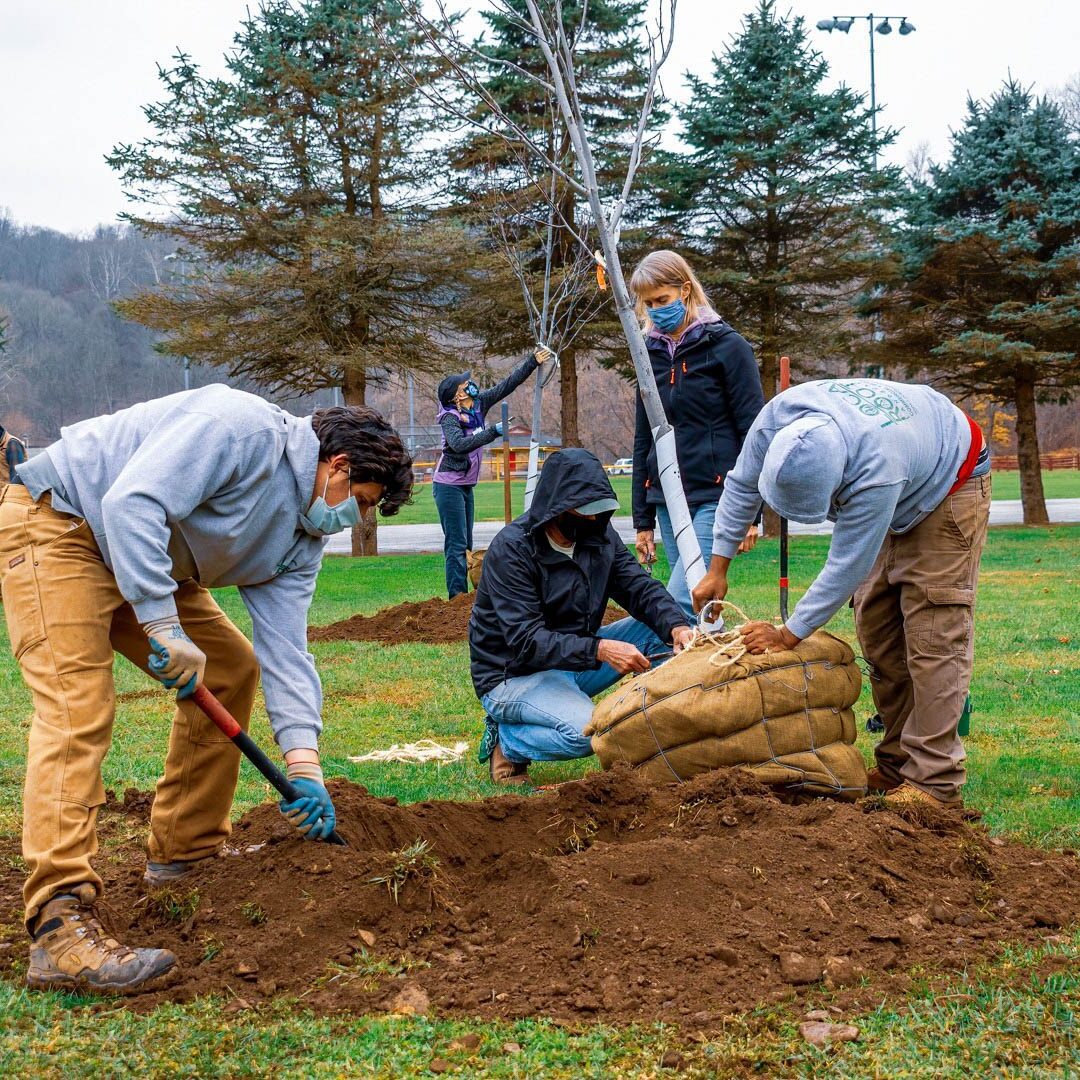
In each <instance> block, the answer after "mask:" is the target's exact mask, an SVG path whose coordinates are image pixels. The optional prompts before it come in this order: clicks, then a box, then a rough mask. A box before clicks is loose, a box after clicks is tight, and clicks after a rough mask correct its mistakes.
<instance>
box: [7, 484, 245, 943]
mask: <svg viewBox="0 0 1080 1080" xmlns="http://www.w3.org/2000/svg"><path fill="white" fill-rule="evenodd" d="M0 584H2V587H3V597H4V614H5V616H6V618H7V625H8V633H9V635H10V638H11V648H12V651H13V652H14V653H15V657H16V659H17V660H18V661H19V665H20V667H21V668H22V674H23V679H24V680H25V682H26V685H27V686H28V687H29V689H30V692H31V694H32V695H33V701H34V716H33V720H32V722H31V727H30V740H29V748H28V752H27V762H26V790H25V794H24V800H23V857H24V858H25V859H26V863H27V866H28V867H29V877H28V879H27V881H26V885H25V887H24V889H23V898H24V900H25V902H26V919H27V924H28V925H30V924H32V921H33V919H34V917H35V915H36V914H37V911H38V910H39V908H40V907H41V906H42V904H44V903H45V902H46V901H47V900H48V899H49V898H50V897H51V896H53V895H55V894H56V893H58V892H62V891H64V889H65V888H69V887H71V886H73V885H77V884H79V883H81V882H90V883H91V884H93V885H94V886H95V887H96V888H97V889H98V890H99V891H100V889H101V878H100V877H98V875H97V874H96V873H95V872H94V870H93V868H92V866H91V859H92V858H93V857H94V855H95V854H96V853H97V837H96V834H95V825H96V822H97V813H98V807H100V806H101V805H102V804H103V803H104V802H105V788H104V786H103V784H102V780H101V763H102V760H103V759H104V757H105V753H106V751H107V750H108V749H109V744H110V742H111V739H112V726H113V715H114V706H115V688H114V686H113V654H114V652H118V653H121V654H122V655H123V656H126V657H127V658H128V660H130V661H131V662H132V663H133V664H134V665H135V666H136V667H139V668H141V669H142V670H143V671H147V667H146V661H147V656H148V654H149V651H150V648H149V645H148V643H147V640H146V636H145V635H144V634H143V632H142V630H141V629H140V627H139V624H138V622H137V621H136V618H135V613H134V612H133V611H132V609H131V606H130V605H129V604H128V603H126V602H125V600H124V598H123V597H122V596H121V595H120V591H119V589H118V588H117V585H116V579H115V578H114V577H113V575H112V572H111V571H110V570H109V568H108V567H107V566H106V565H105V562H104V560H103V559H102V556H101V552H100V550H99V549H98V546H97V543H96V542H95V540H94V537H93V534H92V533H91V532H90V529H89V526H88V525H87V524H86V522H85V521H83V520H82V519H81V518H76V517H71V516H70V515H68V514H61V513H59V512H58V511H56V510H53V508H52V505H51V501H50V497H49V495H48V494H46V495H44V496H43V497H42V498H41V500H40V501H39V502H37V503H34V501H33V500H32V498H31V497H30V494H29V493H28V492H27V490H26V488H24V487H22V486H19V485H10V486H5V487H3V488H0ZM176 604H177V609H178V611H179V614H180V621H181V622H182V623H183V626H184V629H185V630H186V631H187V632H188V634H189V636H190V637H191V639H192V640H193V641H194V642H195V643H196V644H197V645H198V646H199V648H200V649H202V650H203V652H205V653H206V656H207V666H206V676H205V685H206V686H207V688H208V689H209V690H210V691H211V692H212V693H214V694H215V695H216V696H217V697H218V698H219V699H220V700H221V701H222V703H223V704H224V705H225V707H226V708H227V709H228V710H229V711H230V712H231V713H232V714H233V715H234V716H235V717H236V719H237V721H238V722H239V724H240V726H241V727H243V728H245V730H246V728H247V725H248V720H249V718H250V716H251V707H252V702H253V701H254V697H255V688H256V685H257V684H258V680H259V669H258V665H257V664H256V662H255V656H254V653H253V651H252V648H251V644H250V642H249V641H248V640H247V638H246V637H244V635H243V634H242V633H241V632H240V631H239V630H238V629H237V628H236V627H235V626H233V624H232V623H231V622H229V620H228V619H227V618H226V616H225V614H224V613H223V612H222V610H221V609H220V608H219V607H218V606H217V604H216V603H215V602H214V599H213V597H211V595H210V593H209V592H207V591H206V589H204V588H202V587H201V586H199V585H198V584H196V583H195V582H193V581H185V582H181V583H180V586H179V588H178V589H177V592H176ZM162 693H165V691H164V690H162ZM239 769H240V753H239V751H238V750H237V749H236V748H235V747H234V746H233V745H232V743H231V742H230V741H229V740H228V739H227V738H226V737H225V736H224V735H222V734H221V733H220V732H219V731H218V729H217V728H216V727H214V725H213V724H212V723H211V722H210V721H209V720H208V719H206V718H205V717H204V716H203V714H202V713H201V712H200V711H199V710H198V709H197V708H196V707H195V706H194V705H193V704H191V703H190V702H182V703H180V704H179V706H178V708H177V710H176V713H175V715H174V717H173V722H172V730H171V733H170V736H169V749H168V754H167V756H166V759H165V772H164V775H163V777H162V779H161V780H160V781H159V782H158V785H157V791H156V793H155V796H154V806H153V810H152V812H151V818H150V841H149V855H150V858H151V859H153V860H154V861H155V862H171V861H172V860H174V859H197V858H200V857H202V856H204V855H212V854H213V853H214V852H215V851H217V850H218V849H219V848H220V847H221V845H222V844H223V843H224V841H225V839H226V837H227V836H228V835H229V831H230V824H229V810H230V807H231V805H232V798H233V794H234V792H235V790H236V781H237V776H238V774H239Z"/></svg>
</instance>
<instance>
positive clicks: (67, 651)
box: [0, 385, 412, 993]
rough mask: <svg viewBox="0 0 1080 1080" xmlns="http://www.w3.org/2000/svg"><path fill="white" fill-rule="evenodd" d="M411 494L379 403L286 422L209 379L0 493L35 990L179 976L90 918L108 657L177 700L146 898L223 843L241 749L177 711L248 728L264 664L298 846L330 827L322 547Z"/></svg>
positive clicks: (108, 698)
mask: <svg viewBox="0 0 1080 1080" xmlns="http://www.w3.org/2000/svg"><path fill="white" fill-rule="evenodd" d="M411 489H412V461H411V459H410V458H409V455H408V454H407V453H406V452H405V449H404V447H403V446H402V444H401V440H400V439H399V438H398V436H397V434H396V433H395V432H394V431H393V429H392V428H391V427H390V426H389V425H388V424H386V422H385V421H384V420H383V419H382V418H381V417H380V416H379V415H378V413H375V412H372V411H371V410H370V409H363V408H334V409H323V410H320V411H319V412H317V413H315V415H314V416H312V417H303V418H301V417H296V416H290V415H289V414H288V413H286V412H283V411H282V410H281V409H279V408H278V407H277V406H276V405H271V404H270V403H269V402H267V401H264V400H263V399H262V398H258V397H255V396H254V395H252V394H245V393H242V392H240V391H239V390H231V389H229V388H228V387H226V386H220V385H214V386H205V387H202V388H200V389H198V390H189V391H185V392H184V393H181V394H173V395H172V396H170V397H165V398H160V399H159V400H157V401H147V402H144V403H142V404H140V405H134V406H132V407H131V408H130V409H124V410H123V411H121V412H118V413H114V414H113V415H111V416H101V417H98V418H97V419H94V420H85V421H83V422H82V423H80V424H75V425H74V426H72V427H68V428H64V429H63V431H62V433H61V438H60V441H59V442H56V443H54V444H53V445H52V446H50V447H49V448H48V449H47V450H46V451H44V452H43V453H41V454H39V455H38V456H37V457H35V458H34V459H33V460H31V461H29V462H27V463H25V464H22V465H20V466H19V467H18V476H17V482H16V483H12V484H10V485H8V486H7V487H6V488H4V489H3V491H2V492H0V580H2V584H3V595H4V614H5V616H6V618H7V625H8V632H9V634H10V637H11V645H12V649H13V650H14V652H15V656H16V657H17V659H18V661H19V666H20V667H21V668H22V675H23V679H24V680H25V682H26V685H27V686H28V687H29V688H30V692H31V694H32V695H33V701H34V717H33V721H32V724H31V728H30V742H29V748H28V752H27V762H26V791H25V797H24V801H23V857H24V858H25V859H26V864H27V869H28V877H27V880H26V884H25V886H24V890H23V894H24V899H25V903H26V927H27V929H28V930H29V932H30V934H31V936H32V939H33V940H32V942H31V946H30V967H29V972H28V975H27V981H28V983H29V985H30V986H32V987H38V988H78V989H80V990H89V991H100V992H118V993H122V992H125V991H131V990H137V989H140V988H143V987H145V986H146V985H147V984H148V983H150V982H152V981H153V980H154V979H157V978H158V977H159V976H161V975H164V974H165V973H166V972H168V971H169V969H170V968H172V967H173V965H174V964H175V957H174V956H173V954H172V953H170V952H167V951H166V950H164V949H128V948H125V947H124V946H123V945H121V944H120V943H118V942H117V941H115V940H114V939H113V938H112V937H110V936H109V935H108V934H107V933H106V932H105V930H104V928H103V927H102V925H101V923H100V922H99V921H98V917H97V914H96V910H95V904H96V901H97V899H98V897H99V895H100V893H101V884H102V883H101V878H100V877H99V876H98V875H97V873H96V872H95V871H94V869H93V867H92V865H91V859H92V857H93V856H94V854H95V852H96V851H97V839H96V833H95V826H96V821H97V813H98V808H99V807H100V806H101V805H102V803H104V801H105V789H104V787H103V785H102V779H101V763H102V759H103V758H104V757H105V754H106V752H107V751H108V749H109V743H110V741H111V738H112V726H113V715H114V702H115V688H114V686H113V654H114V652H118V653H121V654H122V655H123V656H126V657H127V659H128V660H130V661H131V662H132V663H133V664H135V666H136V667H139V668H141V669H142V670H143V671H145V672H146V673H147V674H149V675H152V676H153V677H155V678H157V679H160V680H161V682H163V683H164V684H165V686H166V687H168V688H169V689H174V690H176V691H177V695H176V696H177V707H176V712H175V714H174V716H173V721H172V730H171V733H170V735H169V748H168V754H167V756H166V759H165V772H164V775H163V776H162V778H161V780H160V781H159V782H158V785H157V791H156V793H155V796H154V805H153V809H152V811H151V815H150V839H149V861H148V862H147V868H146V875H145V881H146V884H147V886H148V887H150V888H154V887H159V886H164V885H170V884H173V883H176V882H181V881H183V879H185V878H187V876H188V875H189V874H190V873H192V871H193V869H194V867H195V866H196V864H197V863H198V862H199V860H202V859H206V858H208V857H210V856H212V855H215V854H216V853H217V852H219V851H220V850H221V848H222V846H223V844H224V843H225V841H226V839H227V838H228V836H229V831H230V826H229V810H230V808H231V806H232V800H233V794H234V792H235V790H236V781H237V776H238V773H239V769H240V752H239V751H238V750H237V749H236V748H235V747H234V746H233V745H232V743H231V742H230V741H229V740H228V739H227V738H226V737H225V736H224V735H222V734H221V733H219V731H218V730H217V728H216V727H215V726H214V725H213V724H212V723H211V722H210V720H209V719H207V718H206V717H205V716H203V714H202V713H201V712H200V711H199V709H198V708H196V706H195V705H194V704H193V703H192V702H191V701H188V700H186V699H187V698H188V696H189V695H190V694H191V693H193V692H194V690H195V688H196V687H197V686H198V685H200V684H201V685H204V686H205V687H206V688H207V689H208V690H209V691H210V692H211V693H213V694H214V695H215V696H216V697H218V698H219V699H220V700H221V702H222V704H223V705H224V706H225V707H226V708H227V709H228V710H229V711H230V712H231V713H232V714H233V716H235V717H236V720H237V722H238V723H239V724H240V726H241V727H242V728H244V729H246V728H247V726H248V721H249V719H250V717H251V707H252V701H253V699H254V697H255V689H256V687H257V686H258V683H259V678H260V674H261V676H262V686H263V692H264V694H265V698H266V710H267V712H268V713H269V715H270V724H271V726H272V728H273V731H274V737H275V739H276V740H277V744H278V746H279V747H280V749H281V751H282V753H283V754H284V757H285V762H286V766H287V775H288V777H289V779H290V780H291V781H292V782H293V784H294V785H295V786H296V787H297V788H299V789H300V792H301V793H302V796H303V797H302V798H300V799H298V800H297V801H296V802H293V803H287V804H286V803H282V804H281V810H282V813H284V814H285V816H286V817H287V818H288V820H289V821H290V822H291V824H293V825H295V826H296V828H297V829H298V830H299V832H300V833H301V834H303V835H304V836H305V837H307V838H308V839H325V838H326V837H327V836H329V835H330V833H331V832H332V831H333V828H334V824H335V822H334V807H333V803H332V802H331V800H330V796H329V794H328V793H327V790H326V788H325V786H324V785H323V779H322V770H321V769H320V767H319V751H318V746H319V733H320V731H321V730H322V720H321V717H320V713H321V709H322V690H321V687H320V685H319V677H318V675H317V674H316V672H315V666H314V661H313V659H312V657H311V655H310V653H309V652H308V650H307V616H308V608H309V606H310V604H311V598H312V596H313V595H314V592H315V579H316V576H317V575H318V572H319V566H320V564H321V562H322V553H323V546H324V544H325V538H326V537H327V536H328V535H329V534H331V533H335V532H338V531H340V530H342V529H346V528H348V527H349V526H350V525H353V524H355V523H357V522H358V521H359V520H360V515H361V513H362V511H363V509H364V508H366V507H372V506H376V505H377V506H379V507H380V508H381V509H382V512H383V513H384V514H393V513H395V512H396V511H397V509H398V508H399V507H400V506H401V505H402V504H403V503H404V502H406V501H407V500H408V498H409V494H410V491H411ZM223 585H235V586H237V587H239V589H240V595H241V597H242V598H243V601H244V605H245V607H246V608H247V610H248V612H249V614H250V615H251V620H252V626H253V642H249V641H248V640H247V638H245V637H244V635H243V634H242V633H241V632H240V631H239V630H238V629H237V628H236V627H235V626H233V624H232V623H231V622H230V621H229V620H228V619H227V618H226V617H225V615H224V614H223V613H222V611H221V609H220V608H219V607H218V606H217V604H216V603H215V601H214V598H213V597H212V596H211V594H210V592H209V591H208V590H209V589H211V588H216V587H220V586H223ZM186 885H187V882H186V881H183V885H182V887H184V886H186Z"/></svg>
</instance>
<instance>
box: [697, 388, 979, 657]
mask: <svg viewBox="0 0 1080 1080" xmlns="http://www.w3.org/2000/svg"><path fill="white" fill-rule="evenodd" d="M970 445H971V428H970V426H969V424H968V420H967V417H966V416H965V415H964V414H963V413H962V412H961V411H960V409H958V408H957V407H956V406H955V405H954V404H953V403H952V402H951V401H950V400H949V399H948V398H947V397H945V396H944V395H942V394H939V393H938V392H937V391H936V390H932V389H931V388H930V387H929V386H916V385H909V384H906V383H894V382H885V381H884V380H879V379H825V380H822V381H821V382H809V383H802V384H801V385H799V386H793V387H792V388H791V389H790V390H785V391H784V392H783V393H782V394H779V395H777V396H776V397H774V398H773V399H772V400H771V401H770V402H769V403H768V404H767V405H766V406H765V408H764V409H762V410H761V412H760V413H759V414H758V417H757V419H756V420H755V421H754V423H753V425H752V426H751V428H750V430H749V431H748V432H747V435H746V441H745V443H744V444H743V448H742V452H741V453H740V454H739V460H738V461H737V462H736V463H735V467H734V468H733V469H732V470H731V471H730V472H729V473H728V474H727V476H726V477H725V479H724V490H723V494H722V495H721V496H720V505H719V507H718V508H717V511H716V520H715V524H714V526H713V554H714V555H719V556H722V557H725V558H733V557H734V555H735V552H736V550H737V548H738V546H739V544H740V543H741V541H742V539H743V537H744V536H745V535H746V530H747V528H749V526H750V524H751V523H752V522H753V521H755V520H756V519H757V515H758V513H759V511H760V509H761V504H762V500H763V499H764V501H765V502H766V503H767V504H768V505H769V506H771V507H772V508H773V509H774V510H776V511H777V513H779V514H781V515H782V516H783V517H786V518H789V519H790V520H792V521H800V522H804V523H808V524H809V523H814V522H819V521H824V520H825V519H826V518H828V519H829V520H830V521H834V522H835V523H836V525H835V528H834V529H833V534H832V541H831V543H830V545H829V557H828V559H827V561H826V563H825V566H824V567H823V568H822V571H821V573H820V574H818V576H817V578H816V579H815V580H814V582H813V584H812V585H811V586H810V588H809V589H807V590H806V593H805V595H804V596H803V597H802V599H801V600H800V601H799V602H798V604H796V605H795V610H794V611H793V612H792V613H791V617H790V618H789V619H788V621H787V627H788V629H789V630H790V631H791V632H792V633H793V634H794V635H795V636H796V637H798V638H805V637H807V636H808V635H809V634H811V633H813V631H814V630H816V629H817V628H818V627H820V626H824V625H825V624H826V623H827V622H828V621H829V619H831V618H832V617H833V615H835V614H836V612H837V611H838V610H839V609H840V608H841V607H842V606H843V605H844V604H845V603H846V602H847V599H848V597H850V596H851V595H852V593H854V591H855V590H856V589H857V588H858V586H859V585H860V584H861V583H862V582H863V580H864V579H865V578H866V576H867V574H868V573H869V572H870V569H871V567H872V566H873V565H874V560H875V559H876V558H877V554H878V551H880V550H881V545H882V543H883V542H884V540H885V537H886V535H887V534H888V533H889V532H890V531H891V532H894V533H905V532H908V531H909V530H911V529H913V528H914V527H915V526H916V525H918V523H919V522H920V521H922V520H923V518H925V517H926V516H927V515H928V514H930V513H931V512H932V511H933V510H935V509H936V508H937V507H938V506H939V505H940V504H941V502H942V500H943V499H944V498H945V496H946V495H947V494H948V492H949V489H950V488H951V487H952V485H953V484H954V483H955V482H956V478H957V473H958V472H959V470H960V467H961V465H962V464H963V463H964V459H965V457H966V456H967V452H968V448H969V447H970Z"/></svg>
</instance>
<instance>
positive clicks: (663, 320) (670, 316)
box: [649, 300, 686, 334]
mask: <svg viewBox="0 0 1080 1080" xmlns="http://www.w3.org/2000/svg"><path fill="white" fill-rule="evenodd" d="M649 318H650V319H651V320H652V324H653V326H655V327H656V329H657V330H662V331H663V332H664V333H665V334H669V333H671V331H672V330H678V328H679V327H680V326H682V324H683V322H684V321H685V319H686V305H685V304H684V303H683V302H682V300H672V301H671V303H670V304H665V305H664V306H663V307H658V308H649Z"/></svg>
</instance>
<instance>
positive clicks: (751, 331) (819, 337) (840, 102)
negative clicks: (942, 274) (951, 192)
mask: <svg viewBox="0 0 1080 1080" xmlns="http://www.w3.org/2000/svg"><path fill="white" fill-rule="evenodd" d="M827 73H828V65H827V63H826V62H825V60H824V59H823V58H822V56H821V54H820V53H818V52H816V51H815V50H814V49H813V48H811V46H810V44H809V42H808V40H807V32H806V26H805V23H804V21H803V19H802V18H795V19H790V18H786V17H781V16H778V15H777V13H776V5H775V2H774V0H761V2H760V3H759V5H758V7H757V9H756V10H755V11H753V12H751V13H750V14H749V15H747V16H746V17H745V19H744V22H743V27H742V30H741V32H740V33H739V34H738V36H737V37H735V39H734V40H733V41H732V42H731V43H730V44H729V45H728V47H727V48H726V49H725V50H724V52H723V53H722V54H721V55H719V56H715V57H714V58H713V71H712V75H711V78H708V79H703V78H698V77H696V76H693V75H690V76H688V82H689V87H690V91H691V93H690V98H689V101H688V103H687V104H686V105H685V106H682V107H681V108H679V110H678V116H679V119H680V120H681V122H682V139H683V141H684V142H685V143H686V144H687V146H688V147H689V150H688V152H686V153H681V154H675V155H671V156H669V157H668V159H667V163H666V164H667V170H666V176H665V177H664V178H662V181H661V188H660V205H661V209H662V211H663V212H664V213H666V215H667V223H668V227H669V228H670V229H671V231H672V233H673V236H674V237H675V239H676V242H677V243H679V244H680V245H682V246H684V247H685V248H686V249H688V250H687V254H688V255H689V256H690V258H691V261H692V262H693V263H694V264H695V267H696V268H699V269H700V271H701V277H702V279H703V282H704V284H705V285H706V289H707V290H708V291H709V292H710V294H711V296H712V298H713V300H714V302H715V303H716V305H717V307H718V308H719V310H720V313H721V314H722V315H724V316H725V318H728V319H729V320H730V321H731V323H732V324H733V325H734V326H735V328H736V329H737V330H739V331H740V332H741V333H742V334H744V335H745V336H746V337H747V339H748V340H750V341H751V342H752V344H753V345H754V347H755V350H756V352H757V354H758V359H759V363H760V365H761V380H762V387H763V389H764V392H765V397H766V398H770V397H772V396H773V394H774V392H775V390H776V384H777V376H778V373H779V357H780V355H781V354H785V353H786V354H789V355H790V356H791V357H792V359H793V362H794V363H795V364H797V365H799V364H801V365H802V366H803V367H807V366H812V365H813V364H814V363H815V362H819V361H822V360H825V359H829V358H833V357H847V358H849V359H851V358H852V357H853V356H854V350H855V347H856V345H857V343H858V342H859V341H860V340H865V338H866V336H867V330H868V327H867V326H865V325H863V326H860V325H859V323H858V322H857V321H856V320H853V319H852V318H851V317H850V316H851V315H852V311H853V303H854V301H855V300H856V299H857V298H858V296H859V294H860V293H861V292H862V291H863V289H864V288H865V287H866V282H867V279H868V278H869V277H870V276H871V275H873V274H874V273H875V272H876V270H877V268H878V264H879V263H880V261H881V260H882V258H883V257H884V255H883V252H884V249H883V248H882V247H881V246H879V245H878V244H877V243H876V238H877V236H878V235H879V233H880V225H879V216H880V211H881V210H882V209H883V208H885V207H888V206H890V205H891V203H892V199H893V193H894V191H895V190H896V184H897V178H898V170H896V169H893V168H881V169H876V168H875V165H874V155H875V151H878V152H880V150H881V148H882V147H884V146H886V145H888V144H889V143H890V142H891V141H892V140H893V138H894V137H895V133H894V132H892V131H889V130H879V131H878V134H877V139H876V143H875V138H874V135H873V131H872V125H871V112H870V109H869V108H868V107H866V106H865V104H864V98H863V96H861V95H859V94H856V93H855V92H854V91H853V90H851V89H849V88H847V87H844V86H841V87H839V88H837V89H834V90H828V89H826V88H825V87H824V85H823V84H824V81H825V78H826V75H827Z"/></svg>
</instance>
